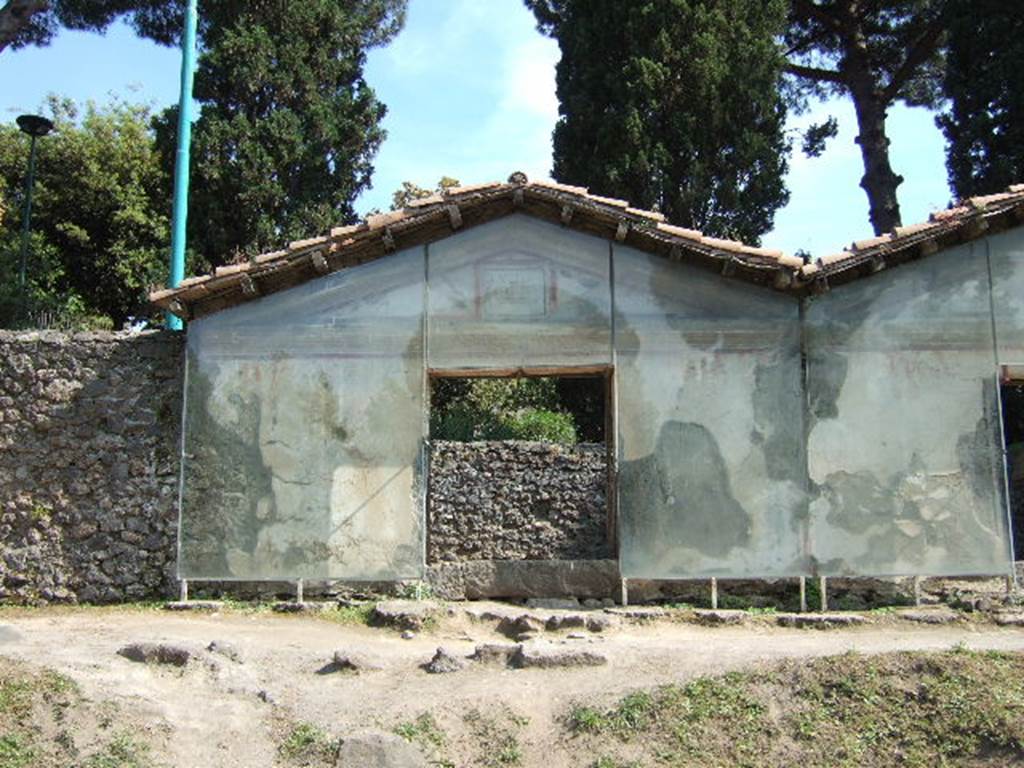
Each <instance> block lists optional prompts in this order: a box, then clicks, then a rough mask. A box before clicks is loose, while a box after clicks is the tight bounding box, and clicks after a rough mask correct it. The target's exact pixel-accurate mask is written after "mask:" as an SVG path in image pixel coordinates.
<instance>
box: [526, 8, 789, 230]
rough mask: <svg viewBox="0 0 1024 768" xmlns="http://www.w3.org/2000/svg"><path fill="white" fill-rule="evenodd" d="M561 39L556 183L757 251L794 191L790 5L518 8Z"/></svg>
mask: <svg viewBox="0 0 1024 768" xmlns="http://www.w3.org/2000/svg"><path fill="white" fill-rule="evenodd" d="M525 2H526V5H527V6H528V7H529V8H530V9H531V10H532V11H533V13H534V15H535V17H536V19H537V22H538V28H539V29H540V30H541V31H542V32H543V33H545V34H548V35H550V36H551V37H553V38H554V39H556V40H557V41H558V44H559V47H560V48H561V51H562V58H561V61H560V62H559V64H558V67H557V70H556V77H557V88H558V98H559V102H560V106H559V111H560V119H559V121H558V124H557V125H556V127H555V131H554V137H553V141H554V168H553V175H554V177H555V178H556V179H558V180H559V181H562V182H565V183H569V184H578V185H582V186H587V187H590V188H591V189H592V190H593V191H595V192H597V193H600V194H603V195H610V196H616V197H622V198H625V199H628V200H629V201H631V202H632V203H633V204H634V205H637V206H640V207H643V208H651V209H656V210H659V211H661V212H662V213H663V214H665V216H666V217H667V218H668V219H669V221H671V222H673V223H675V224H679V225H682V226H687V227H693V228H696V229H701V230H703V231H705V232H707V233H709V234H714V235H718V236H724V237H735V238H739V239H742V240H746V241H748V242H757V241H758V239H759V238H760V236H761V235H762V234H763V233H765V232H766V231H768V230H769V229H771V226H772V219H773V216H774V214H775V211H776V210H777V209H778V208H780V207H781V206H783V205H785V203H786V202H787V200H788V193H787V191H786V189H785V185H784V182H783V176H784V175H785V172H786V168H787V161H786V158H787V156H788V149H789V147H788V142H787V139H786V137H785V134H784V133H783V125H784V121H785V107H784V104H783V99H782V97H781V95H780V79H781V77H782V74H781V68H782V65H783V63H784V62H783V60H782V58H781V55H780V52H779V50H778V47H777V45H776V42H775V39H776V37H777V36H778V35H781V34H782V32H783V24H784V21H785V15H786V8H787V4H786V2H784V0H765V2H758V3H751V2H746V0H642V2H641V1H638V2H629V3H624V2H620V1H619V0H525Z"/></svg>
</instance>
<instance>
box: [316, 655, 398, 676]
mask: <svg viewBox="0 0 1024 768" xmlns="http://www.w3.org/2000/svg"><path fill="white" fill-rule="evenodd" d="M327 666H328V667H329V668H330V669H329V670H328V671H332V672H356V673H359V672H376V671H378V670H381V669H384V666H383V665H382V664H381V663H380V662H378V661H377V660H376V659H372V658H370V657H369V656H366V655H365V654H362V653H357V652H355V651H335V652H334V656H332V657H331V663H330V664H328V665H327Z"/></svg>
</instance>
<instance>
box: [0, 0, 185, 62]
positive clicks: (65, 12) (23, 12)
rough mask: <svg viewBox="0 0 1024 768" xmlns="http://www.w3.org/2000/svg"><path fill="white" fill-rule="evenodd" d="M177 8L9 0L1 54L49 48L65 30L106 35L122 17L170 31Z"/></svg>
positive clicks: (157, 0)
mask: <svg viewBox="0 0 1024 768" xmlns="http://www.w3.org/2000/svg"><path fill="white" fill-rule="evenodd" d="M176 6H177V0H8V1H7V2H6V3H4V4H3V5H0V51H3V50H4V49H5V48H7V47H8V46H9V47H11V48H15V49H17V48H22V47H24V46H27V45H46V44H48V43H49V42H50V41H51V40H52V39H53V36H54V35H55V34H56V32H57V30H58V29H60V28H61V27H64V28H67V29H81V30H93V31H102V30H104V29H106V28H107V27H108V26H110V24H111V22H113V21H114V20H115V19H117V18H118V17H127V18H128V20H129V21H130V22H131V23H132V24H134V25H135V26H136V27H140V26H147V27H149V28H150V29H156V28H158V27H159V28H162V29H166V28H167V21H168V19H169V18H173V17H174V15H175V13H176V11H177V8H176Z"/></svg>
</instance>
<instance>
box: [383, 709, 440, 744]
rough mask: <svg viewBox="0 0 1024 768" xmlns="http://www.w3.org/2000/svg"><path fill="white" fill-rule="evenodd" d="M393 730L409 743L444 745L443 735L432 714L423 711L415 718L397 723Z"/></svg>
mask: <svg viewBox="0 0 1024 768" xmlns="http://www.w3.org/2000/svg"><path fill="white" fill-rule="evenodd" d="M394 732H395V733H396V734H398V735H399V736H401V737H402V738H403V739H405V740H406V741H408V742H410V743H414V744H415V743H419V744H422V745H423V746H426V747H433V748H435V749H439V748H441V747H443V746H444V742H445V735H444V731H443V730H442V729H441V726H439V725H438V724H437V721H436V720H435V719H434V716H433V715H432V714H430V713H429V712H424V713H423V714H421V715H419V716H418V717H417V718H416V719H415V720H410V721H406V722H404V723H399V724H398V725H396V726H395V728H394Z"/></svg>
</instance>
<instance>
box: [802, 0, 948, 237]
mask: <svg viewBox="0 0 1024 768" xmlns="http://www.w3.org/2000/svg"><path fill="white" fill-rule="evenodd" d="M947 2H948V0H886V2H875V3H851V2H826V3H819V2H813V1H812V0H791V2H790V4H789V5H790V13H789V19H788V23H787V25H786V30H785V34H784V35H783V39H782V42H783V45H784V48H785V51H786V55H787V58H788V63H787V66H786V71H787V72H788V73H789V74H790V75H792V76H793V77H792V79H791V80H790V81H789V82H788V83H787V88H786V95H787V98H788V100H789V103H790V106H791V107H792V108H794V109H796V110H797V111H799V110H801V109H803V108H805V107H806V104H807V99H808V97H814V98H822V97H827V96H842V97H848V98H850V99H852V101H853V103H854V107H855V111H856V115H857V123H858V129H859V133H858V135H857V139H856V141H857V143H858V145H859V146H860V152H861V157H862V160H863V164H864V177H863V178H862V180H861V186H862V187H863V188H864V191H865V193H866V194H867V197H868V204H869V208H870V219H871V223H872V226H873V227H874V230H875V234H882V233H884V232H890V231H892V229H893V228H894V227H897V226H899V224H900V223H901V218H900V208H899V202H898V201H897V197H896V190H897V188H898V187H899V185H900V184H901V183H903V177H902V176H899V175H898V174H897V173H895V172H894V171H893V169H892V166H891V164H890V162H889V139H888V137H887V136H886V110H887V109H888V108H889V106H890V105H892V104H893V103H895V102H897V101H902V102H904V103H906V104H908V105H910V106H926V107H931V108H934V107H935V106H936V105H938V104H939V103H940V102H941V101H942V98H943V94H942V87H941V72H942V37H943V34H944V30H945V28H944V24H945V20H944V12H945V8H946V4H947ZM830 134H834V129H833V128H832V127H831V126H829V123H828V122H826V123H824V124H818V125H814V126H811V128H810V129H809V130H808V132H807V134H806V135H805V136H804V145H805V151H807V150H809V151H808V152H807V153H808V154H809V155H810V156H816V155H817V154H820V152H821V150H822V149H823V147H824V140H825V139H827V138H829V137H830Z"/></svg>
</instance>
